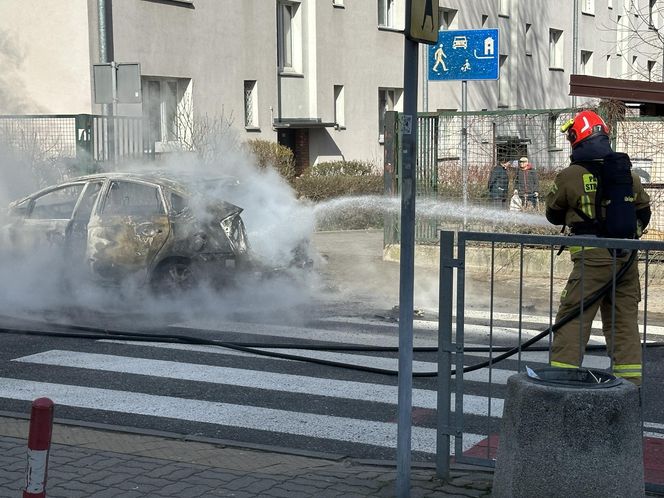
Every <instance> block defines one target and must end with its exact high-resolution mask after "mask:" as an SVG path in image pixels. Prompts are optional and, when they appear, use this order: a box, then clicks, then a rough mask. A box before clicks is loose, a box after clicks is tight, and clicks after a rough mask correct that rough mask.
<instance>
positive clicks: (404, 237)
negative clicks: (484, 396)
mask: <svg viewBox="0 0 664 498" xmlns="http://www.w3.org/2000/svg"><path fill="white" fill-rule="evenodd" d="M404 40H405V42H404V76H403V81H404V84H403V89H404V91H403V94H404V106H403V107H404V114H403V121H402V136H403V139H402V145H403V148H402V157H403V160H402V166H403V168H402V182H401V256H400V274H399V378H398V379H399V395H398V398H399V399H398V403H399V404H398V416H397V483H396V485H397V496H398V497H400V498H404V497H408V496H410V464H411V428H412V427H411V424H412V420H411V412H412V406H413V287H414V285H413V280H414V267H415V179H414V177H415V175H414V171H415V161H416V159H415V154H416V144H417V66H418V60H417V59H418V54H417V49H418V43H417V42H414V41H411V40H409V39H408V38H405V37H404Z"/></svg>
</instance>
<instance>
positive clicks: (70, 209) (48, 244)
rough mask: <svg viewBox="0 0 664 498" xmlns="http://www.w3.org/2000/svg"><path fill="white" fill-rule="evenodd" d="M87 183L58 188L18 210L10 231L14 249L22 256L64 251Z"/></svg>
mask: <svg viewBox="0 0 664 498" xmlns="http://www.w3.org/2000/svg"><path fill="white" fill-rule="evenodd" d="M84 187H85V182H79V183H72V184H67V185H62V186H59V187H55V188H53V189H50V190H47V191H45V192H42V193H38V194H36V195H35V196H34V197H31V198H30V199H27V200H26V201H24V202H22V203H21V204H19V205H18V206H16V207H15V208H14V210H13V212H12V213H11V215H12V218H14V219H13V222H12V224H11V226H10V228H9V237H10V241H11V245H12V248H13V249H14V250H17V251H19V252H21V253H23V254H30V253H35V252H44V251H47V252H56V253H62V252H63V251H64V248H65V245H66V240H67V234H68V230H69V226H70V223H71V221H72V217H73V213H74V208H75V207H76V205H77V203H78V201H79V199H80V196H81V193H82V192H83V189H84Z"/></svg>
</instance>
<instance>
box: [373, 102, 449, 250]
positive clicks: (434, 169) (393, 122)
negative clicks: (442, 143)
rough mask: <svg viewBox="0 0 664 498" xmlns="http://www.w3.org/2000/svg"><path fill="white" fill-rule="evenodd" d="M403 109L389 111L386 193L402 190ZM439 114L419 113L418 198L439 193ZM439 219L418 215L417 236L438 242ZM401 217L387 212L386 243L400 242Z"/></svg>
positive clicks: (386, 150)
mask: <svg viewBox="0 0 664 498" xmlns="http://www.w3.org/2000/svg"><path fill="white" fill-rule="evenodd" d="M400 116H401V114H400V113H397V112H394V111H388V112H386V113H385V130H384V137H385V160H384V178H385V194H386V195H400V194H401V154H400V151H401V129H400V126H399V122H400ZM438 133H439V126H438V114H436V113H419V114H418V116H417V145H416V160H415V195H416V197H417V198H418V199H426V198H431V197H437V196H438V147H437V146H436V144H437V143H438ZM438 228H439V227H438V220H437V219H436V218H434V217H418V218H417V220H416V223H415V240H417V241H419V242H422V243H428V244H435V243H437V240H438ZM399 229H400V226H399V217H398V216H395V215H392V214H387V215H386V216H385V231H384V234H385V238H384V243H385V245H388V244H397V243H399Z"/></svg>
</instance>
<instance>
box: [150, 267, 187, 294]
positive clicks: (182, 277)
mask: <svg viewBox="0 0 664 498" xmlns="http://www.w3.org/2000/svg"><path fill="white" fill-rule="evenodd" d="M197 285H198V278H197V276H196V274H195V272H194V270H193V268H192V266H191V263H190V262H189V261H186V260H182V259H174V260H168V261H165V262H163V263H161V264H160V265H159V266H158V267H157V268H156V269H155V270H154V272H153V274H152V278H151V279H150V287H151V289H152V291H153V292H154V293H156V294H160V295H171V296H173V295H178V294H183V293H186V292H188V291H191V290H192V289H194V288H196V286H197Z"/></svg>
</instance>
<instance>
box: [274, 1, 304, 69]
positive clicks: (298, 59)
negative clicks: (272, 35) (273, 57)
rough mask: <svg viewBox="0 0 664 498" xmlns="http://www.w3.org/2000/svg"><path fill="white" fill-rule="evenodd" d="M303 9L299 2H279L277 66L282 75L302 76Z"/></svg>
mask: <svg viewBox="0 0 664 498" xmlns="http://www.w3.org/2000/svg"><path fill="white" fill-rule="evenodd" d="M302 8H303V6H302V4H301V3H300V2H299V1H295V0H277V65H278V67H279V73H281V74H288V73H291V74H302ZM286 14H288V15H286Z"/></svg>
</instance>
